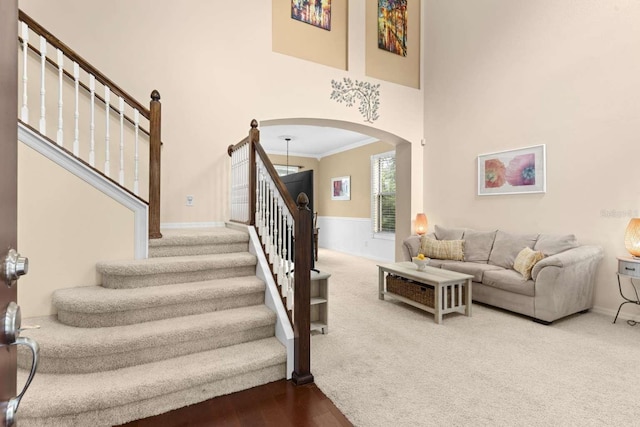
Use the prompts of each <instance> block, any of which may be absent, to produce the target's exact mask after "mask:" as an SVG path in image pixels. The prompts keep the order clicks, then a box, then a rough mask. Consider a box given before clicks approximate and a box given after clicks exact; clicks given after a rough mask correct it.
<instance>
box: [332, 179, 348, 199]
mask: <svg viewBox="0 0 640 427" xmlns="http://www.w3.org/2000/svg"><path fill="white" fill-rule="evenodd" d="M331 200H351V176H339V177H337V178H331Z"/></svg>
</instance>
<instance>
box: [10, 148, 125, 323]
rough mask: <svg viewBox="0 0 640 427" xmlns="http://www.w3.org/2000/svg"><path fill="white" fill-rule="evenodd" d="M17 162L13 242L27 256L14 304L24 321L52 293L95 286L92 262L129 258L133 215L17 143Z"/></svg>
mask: <svg viewBox="0 0 640 427" xmlns="http://www.w3.org/2000/svg"><path fill="white" fill-rule="evenodd" d="M18 159H19V167H18V241H19V242H20V252H21V253H22V255H24V256H26V257H28V258H29V274H27V275H26V276H24V277H23V278H21V279H20V287H19V289H18V300H19V301H20V306H21V307H22V315H23V316H24V317H32V316H44V315H48V314H52V313H54V312H55V311H54V309H53V306H52V305H51V295H52V293H53V291H54V290H55V289H60V288H69V287H75V286H90V285H97V284H100V283H101V278H100V277H99V275H98V274H97V273H96V270H95V264H96V262H97V261H105V260H110V259H133V256H134V239H133V238H134V234H133V233H134V215H133V212H131V211H130V210H129V209H127V208H125V207H123V206H121V205H120V204H118V203H117V202H115V201H113V200H112V199H111V198H109V197H108V196H105V195H104V194H102V193H100V192H98V191H96V190H95V189H94V188H93V187H91V186H90V185H89V184H87V183H85V182H84V181H82V180H81V179H79V178H77V177H75V176H74V175H72V174H70V173H68V172H67V171H65V170H63V169H62V168H60V167H59V166H57V165H56V164H54V163H53V162H51V161H49V160H48V159H46V158H45V157H43V156H42V155H41V154H39V153H37V152H36V151H34V150H32V149H31V148H28V147H26V146H25V145H24V144H22V143H21V142H18ZM22 165H29V167H28V168H25V167H22ZM33 170H36V171H38V173H37V174H36V173H32V171H33Z"/></svg>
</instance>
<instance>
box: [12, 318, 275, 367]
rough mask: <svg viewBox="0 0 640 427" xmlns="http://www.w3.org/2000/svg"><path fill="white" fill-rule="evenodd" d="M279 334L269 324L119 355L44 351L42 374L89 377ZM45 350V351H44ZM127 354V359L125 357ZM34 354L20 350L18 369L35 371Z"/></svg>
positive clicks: (41, 358)
mask: <svg viewBox="0 0 640 427" xmlns="http://www.w3.org/2000/svg"><path fill="white" fill-rule="evenodd" d="M274 335H275V325H273V324H271V325H266V326H261V327H257V328H251V329H246V330H241V331H235V332H224V331H216V335H215V336H211V337H210V338H207V339H204V340H191V341H186V342H177V343H172V344H169V345H167V344H159V345H156V346H154V347H149V348H145V349H141V350H136V351H126V352H119V353H115V354H102V355H92V356H88V357H79V358H67V357H65V358H57V357H51V356H47V354H46V352H45V351H41V352H40V362H39V364H38V372H41V373H51V374H86V373H90V372H101V371H109V370H113V369H120V368H125V367H127V366H134V365H141V364H143V363H150V362H157V361H159V360H166V359H171V358H174V357H178V356H183V355H186V354H192V353H197V352H200V351H207V350H213V349H215V348H221V347H228V346H230V345H235V344H240V343H244V342H248V341H253V340H259V339H263V338H268V337H272V336H274ZM43 350H44V349H43ZM123 354H126V357H123ZM31 359H32V356H31V353H30V352H29V351H28V350H26V349H24V350H23V349H22V348H19V351H18V366H19V367H20V368H22V369H30V368H31Z"/></svg>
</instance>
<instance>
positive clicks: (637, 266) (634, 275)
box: [613, 257, 640, 325]
mask: <svg viewBox="0 0 640 427" xmlns="http://www.w3.org/2000/svg"><path fill="white" fill-rule="evenodd" d="M616 276H617V277H618V290H619V291H620V296H621V297H622V299H624V301H623V302H622V303H621V304H620V307H618V312H617V313H616V317H615V319H613V323H616V320H618V315H619V314H620V309H621V308H622V306H623V305H625V304H636V305H640V297H638V288H637V287H636V284H635V283H634V282H633V279H640V259H636V258H632V257H618V272H617V273H616ZM621 276H622V277H628V278H629V280H630V281H631V287H632V288H633V292H634V293H635V299H633V297H631V298H628V297H626V296H625V295H624V293H623V292H622V284H621V283H620V277H621ZM628 323H629V324H630V325H635V324H636V322H635V321H633V320H629V321H628Z"/></svg>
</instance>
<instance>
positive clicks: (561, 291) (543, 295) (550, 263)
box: [534, 246, 604, 322]
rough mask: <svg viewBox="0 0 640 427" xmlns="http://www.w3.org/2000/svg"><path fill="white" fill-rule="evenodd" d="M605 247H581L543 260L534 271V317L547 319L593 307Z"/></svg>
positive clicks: (548, 320)
mask: <svg viewBox="0 0 640 427" xmlns="http://www.w3.org/2000/svg"><path fill="white" fill-rule="evenodd" d="M603 256H604V252H603V250H602V248H599V247H596V246H580V247H577V248H575V249H569V250H568V251H565V252H561V253H559V254H556V255H553V256H550V257H549V258H545V259H543V260H542V261H540V262H539V263H538V264H536V266H535V267H534V270H535V276H534V277H535V279H534V280H535V296H534V298H535V300H534V317H535V318H536V319H540V320H544V321H546V322H553V321H554V320H556V319H560V318H562V317H565V316H568V315H570V314H574V313H578V312H580V311H583V310H588V309H589V308H591V307H593V293H594V288H595V277H596V272H597V269H598V264H599V263H600V260H601V259H602V258H603Z"/></svg>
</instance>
